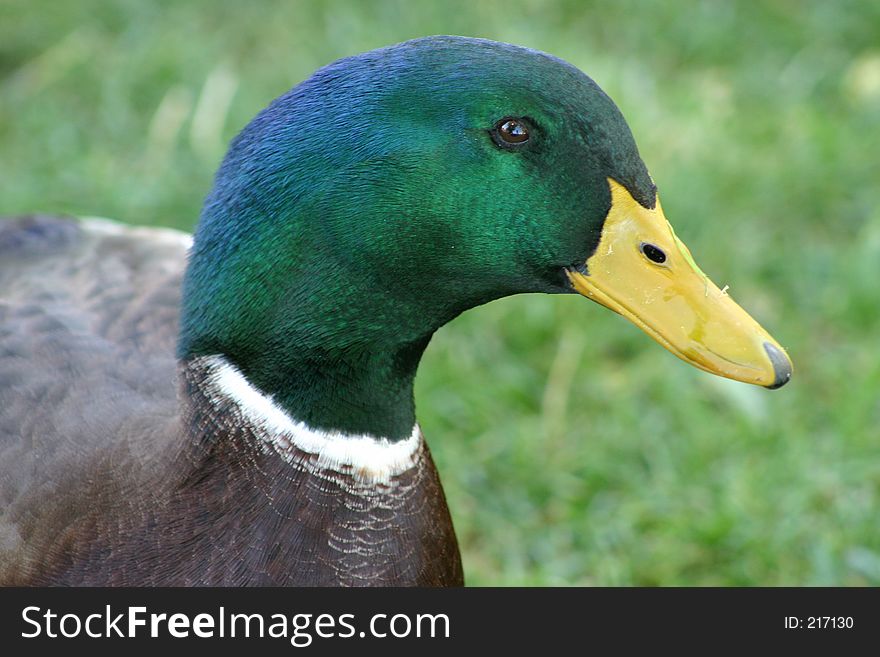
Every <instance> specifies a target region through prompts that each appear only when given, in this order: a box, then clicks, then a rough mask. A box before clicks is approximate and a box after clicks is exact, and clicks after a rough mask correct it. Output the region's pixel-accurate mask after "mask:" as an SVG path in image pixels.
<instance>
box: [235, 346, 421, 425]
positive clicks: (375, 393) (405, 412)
mask: <svg viewBox="0 0 880 657" xmlns="http://www.w3.org/2000/svg"><path fill="white" fill-rule="evenodd" d="M429 339H430V336H428V337H427V338H424V339H421V340H417V341H414V342H410V343H405V344H396V345H376V346H373V347H372V348H365V347H358V346H352V347H350V348H348V349H345V350H338V351H336V352H327V351H325V350H320V349H318V350H309V351H292V352H290V353H288V352H286V350H285V351H281V352H280V353H278V352H273V351H271V350H265V351H263V352H261V353H259V354H255V355H251V356H249V357H248V358H246V359H239V358H236V357H235V356H234V355H232V356H228V359H229V360H230V362H231V363H232V364H233V365H234V366H235V367H237V368H238V369H239V370H240V371H241V372H242V374H243V376H244V377H245V378H246V379H247V381H248V382H249V383H250V385H252V386H253V387H254V388H256V389H257V390H259V391H260V392H261V393H262V394H263V395H266V396H267V397H269V398H271V399H272V401H273V403H274V404H276V405H277V406H278V407H279V408H281V409H282V410H283V411H284V412H285V413H286V414H287V415H288V416H290V417H292V418H295V419H296V420H298V421H300V422H303V423H304V424H306V425H308V426H309V427H312V428H314V429H317V430H323V431H330V432H336V433H341V434H346V435H366V436H372V437H374V438H381V439H385V440H387V441H389V442H398V441H403V440H406V439H407V438H409V437H410V436H411V434H412V432H413V427H414V426H415V423H416V417H415V402H414V398H413V384H414V381H415V375H416V369H417V368H418V364H419V360H420V359H421V356H422V353H423V352H424V350H425V348H426V347H427V344H428V341H429Z"/></svg>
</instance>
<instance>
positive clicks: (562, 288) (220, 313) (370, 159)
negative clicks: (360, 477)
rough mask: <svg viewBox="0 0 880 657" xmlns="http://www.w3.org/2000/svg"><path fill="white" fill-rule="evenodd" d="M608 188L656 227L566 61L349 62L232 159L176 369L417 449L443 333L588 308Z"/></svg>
mask: <svg viewBox="0 0 880 657" xmlns="http://www.w3.org/2000/svg"><path fill="white" fill-rule="evenodd" d="M609 179H611V180H613V181H616V182H617V183H619V185H621V186H622V188H624V189H625V190H626V191H627V193H628V195H629V196H630V197H631V198H632V199H634V200H635V201H636V202H637V204H638V206H639V207H642V208H644V209H646V210H649V209H653V208H654V207H655V204H656V195H655V188H654V185H653V182H652V181H651V178H650V176H649V175H648V173H647V170H646V168H645V166H644V164H643V163H642V161H641V159H640V157H639V154H638V150H637V148H636V145H635V142H634V140H633V138H632V135H631V133H630V131H629V129H628V127H627V125H626V123H625V121H624V119H623V117H622V116H621V114H620V112H619V111H618V109H617V108H616V106H615V105H614V103H613V102H612V101H611V100H610V99H609V98H608V97H607V96H606V95H605V94H604V93H603V92H602V91H601V90H600V89H599V87H598V86H597V85H596V84H595V83H594V82H593V81H592V80H591V79H590V78H588V77H587V76H586V75H584V74H583V73H581V72H580V71H578V70H577V69H575V68H574V67H572V66H570V65H568V64H566V63H565V62H563V61H561V60H559V59H556V58H554V57H551V56H549V55H546V54H543V53H539V52H536V51H533V50H528V49H525V48H519V47H515V46H511V45H507V44H501V43H495V42H491V41H485V40H479V39H467V38H460V37H431V38H425V39H419V40H415V41H410V42H406V43H403V44H399V45H396V46H392V47H389V48H384V49H381V50H376V51H373V52H369V53H366V54H363V55H359V56H356V57H352V58H349V59H344V60H341V61H338V62H336V63H334V64H331V65H329V66H327V67H325V68H323V69H321V70H319V71H317V72H316V73H315V74H314V75H313V76H312V77H311V78H309V79H308V80H306V81H305V82H303V83H301V84H300V85H298V86H297V87H295V88H294V89H292V90H291V91H290V92H288V93H287V94H285V95H283V96H281V97H280V98H278V99H276V100H275V101H274V102H273V103H272V104H271V105H270V106H269V107H268V108H266V109H265V110H264V111H263V112H261V113H260V114H259V115H258V116H257V117H256V118H255V119H254V120H253V121H252V122H251V123H250V124H249V125H248V126H247V127H246V128H245V129H244V130H243V131H242V132H241V134H240V135H239V136H238V137H237V138H236V139H235V140H234V142H233V144H232V146H231V148H230V150H229V153H228V154H227V156H226V158H225V160H224V162H223V165H222V166H221V168H220V170H219V172H218V174H217V178H216V181H215V185H214V188H213V190H212V192H211V193H210V195H209V196H208V198H207V201H206V203H205V206H204V210H203V212H202V216H201V220H200V223H199V226H198V229H197V231H196V235H195V243H194V247H193V249H192V252H191V255H190V266H189V269H188V272H187V276H186V281H185V286H184V303H183V314H182V326H181V338H180V345H179V356H180V357H181V358H182V359H187V358H189V357H193V356H198V355H209V354H223V355H225V356H226V357H227V358H228V359H229V360H230V361H232V362H233V363H234V364H235V365H237V366H238V367H239V368H240V369H241V370H242V371H243V372H244V373H245V375H246V376H247V377H248V378H249V380H250V381H251V382H252V383H253V384H254V385H256V386H257V387H258V388H260V389H261V390H263V391H264V392H266V393H268V394H271V395H272V396H273V398H274V399H275V401H276V402H277V403H279V404H281V405H282V406H284V407H285V408H286V410H287V411H288V412H289V413H290V414H291V415H292V416H293V417H295V418H296V419H298V420H302V421H305V422H307V423H309V424H310V425H312V426H315V427H320V428H326V429H336V430H341V431H344V432H349V433H368V434H374V435H378V436H385V437H388V438H391V439H397V438H402V437H405V436H408V435H409V433H410V431H411V429H412V425H413V421H414V411H413V402H412V382H413V378H414V376H415V371H416V367H417V365H418V360H419V358H420V356H421V354H422V352H423V350H424V348H425V347H426V346H427V343H428V341H429V339H430V337H431V335H432V334H433V332H434V331H436V330H437V329H438V328H439V327H440V326H442V325H443V324H444V323H446V322H448V321H449V320H451V319H452V318H454V317H455V316H456V315H458V314H459V313H461V312H462V311H464V310H467V309H468V308H471V307H474V306H477V305H480V304H482V303H486V302H488V301H491V300H493V299H497V298H499V297H503V296H507V295H510V294H516V293H521V292H550V293H559V292H572V291H574V289H575V288H574V287H573V285H572V280H571V272H572V271H575V270H580V271H582V272H585V271H586V269H585V264H586V263H587V262H588V260H589V259H590V257H591V256H592V255H593V254H594V252H595V251H596V249H597V245H598V244H599V242H600V239H601V238H602V232H603V225H604V223H605V220H606V217H607V216H608V215H609V211H610V210H611V206H612V190H611V187H610V185H609Z"/></svg>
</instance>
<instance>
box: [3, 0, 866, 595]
mask: <svg viewBox="0 0 880 657" xmlns="http://www.w3.org/2000/svg"><path fill="white" fill-rule="evenodd" d="M47 4H48V3H47ZM433 33H455V34H465V35H473V36H484V37H489V38H494V39H499V40H504V41H511V42H515V43H519V44H522V45H527V46H531V47H535V48H539V49H542V50H546V51H549V52H552V53H554V54H556V55H559V56H561V57H563V58H565V59H568V60H569V61H571V62H572V63H574V64H576V65H577V66H579V67H581V68H582V69H583V70H585V71H586V72H587V73H588V74H590V75H591V76H593V77H594V78H595V79H596V80H597V81H598V82H599V84H600V85H602V86H603V88H604V89H605V90H606V91H607V92H608V93H609V94H610V95H611V96H612V97H613V98H614V99H615V100H616V101H617V103H618V104H619V106H620V107H621V109H622V110H623V112H624V115H625V116H627V118H628V120H629V122H630V125H631V127H632V129H633V132H634V133H635V135H636V138H637V140H638V142H639V144H640V148H641V152H642V156H643V158H644V160H645V161H646V163H647V164H648V166H649V168H650V169H651V171H652V174H653V175H654V177H655V179H656V181H657V183H658V185H659V188H660V190H661V197H662V200H663V205H664V209H665V210H666V214H667V216H668V217H669V218H670V220H671V221H672V223H673V224H674V225H675V227H676V231H677V232H678V234H679V235H680V236H682V237H683V239H684V240H685V241H686V242H687V243H688V245H689V246H690V247H691V250H692V251H693V252H694V254H695V257H696V259H697V261H698V262H699V263H700V265H701V266H702V267H703V269H704V270H705V271H706V272H707V273H708V274H709V275H710V276H711V277H712V278H713V279H714V280H715V281H716V282H717V283H718V284H719V285H720V286H724V285H725V284H729V285H730V286H731V292H732V294H733V295H734V296H735V297H736V298H737V300H738V301H740V302H741V303H742V304H743V305H744V306H745V307H746V308H747V309H749V310H750V311H751V312H752V313H753V314H754V315H755V316H756V318H758V319H759V321H760V322H761V323H762V324H763V325H764V326H766V327H767V328H768V329H769V330H770V331H771V333H773V334H774V335H775V337H777V338H778V339H779V340H780V341H781V342H782V343H783V344H784V345H785V346H786V347H787V348H788V349H789V352H790V353H791V355H792V357H793V360H794V362H795V367H796V371H795V377H794V380H793V381H792V383H791V384H790V385H789V386H787V387H786V388H784V389H783V390H780V391H778V392H775V393H770V392H767V391H764V390H760V389H753V388H749V387H747V386H744V385H742V384H736V383H731V382H728V381H725V380H722V379H718V378H715V377H712V376H710V375H707V374H705V373H702V372H699V371H697V370H696V369H693V368H690V367H687V366H686V365H684V364H682V363H680V362H679V361H678V360H676V359H675V358H674V357H673V356H671V355H670V354H668V353H667V352H665V351H664V350H662V349H660V348H659V347H658V346H657V345H655V344H654V343H653V342H651V341H650V340H649V339H648V338H647V337H646V336H644V335H643V334H641V333H640V332H639V331H638V330H637V329H636V328H634V327H632V326H629V325H628V324H626V323H625V322H624V321H623V320H622V319H620V318H619V317H616V316H614V315H612V314H611V313H609V312H607V311H604V310H603V309H601V308H599V307H598V306H596V305H594V304H589V303H586V302H584V300H582V299H578V298H574V297H572V298H559V297H553V298H550V297H538V296H521V297H515V298H511V299H506V300H503V301H500V302H496V303H493V304H490V305H489V306H486V307H483V308H480V309H477V310H475V311H472V312H470V313H467V314H466V315H465V316H463V317H461V318H459V319H458V320H456V321H455V322H453V323H452V324H451V325H449V326H447V327H445V328H444V329H442V330H441V331H440V332H439V333H438V335H437V337H436V338H435V340H434V342H433V344H432V345H431V347H430V348H429V350H428V353H427V355H426V358H425V361H424V363H423V367H422V369H421V371H420V374H419V380H418V386H417V403H418V408H419V416H420V419H421V423H422V426H423V428H424V430H425V432H426V435H427V436H428V438H429V440H430V442H431V446H432V449H433V450H434V453H435V457H436V459H437V461H438V465H439V468H440V470H441V474H442V476H443V480H444V484H445V486H446V491H447V494H448V497H449V501H450V507H451V509H452V513H453V516H454V520H455V523H456V527H457V531H458V534H459V538H460V540H461V544H462V550H463V556H464V561H465V569H466V573H467V576H468V581H469V583H471V584H477V585H480V584H502V585H508V584H524V585H533V584H536V585H546V584H577V585H581V584H589V585H594V584H595V585H631V584H637V585H654V584H657V585H757V584H763V585H880V522H878V510H880V504H878V502H880V358H878V337H877V336H878V330H880V291H878V289H880V288H878V282H877V281H878V280H880V278H878V274H880V205H878V197H880V177H878V173H877V172H878V169H877V154H878V153H880V130H878V124H880V45H878V44H880V4H878V3H876V2H871V1H870V0H865V1H864V2H823V1H816V2H794V1H793V0H792V1H788V2H783V1H780V2H760V3H759V2H755V3H728V2H723V1H721V0H719V1H717V2H708V1H707V2H670V3H638V2H629V1H623V2H617V3H606V2H602V3H600V2H596V3H584V2H582V1H581V0H570V1H564V2H547V3H544V2H513V1H512V0H506V1H503V2H473V1H469V2H419V3H413V2H356V1H352V2H341V1H340V2H286V3H280V2H279V3H271V2H252V3H240V2H234V1H218V2H211V3H198V2H141V1H140V0H132V1H120V2H88V1H82V2H77V3H52V4H51V8H48V7H47V6H41V5H40V4H39V3H35V2H33V1H32V0H3V2H2V3H0V99H2V103H0V153H2V158H0V190H2V193H0V214H16V213H21V212H27V211H35V210H39V211H44V212H66V213H73V214H88V215H104V216H110V217H114V218H117V219H120V220H123V221H126V222H130V223H136V224H155V225H166V226H176V227H179V228H184V229H189V228H191V227H192V226H193V223H194V221H195V218H196V217H197V215H198V211H199V206H200V203H201V200H202V198H203V196H204V194H205V193H206V192H207V190H208V188H209V186H210V181H211V176H212V174H213V170H214V169H215V168H216V166H217V164H218V162H219V159H220V158H221V157H222V154H223V151H224V148H225V144H226V143H227V142H228V140H229V139H230V138H231V137H232V136H233V135H234V134H235V132H236V131H237V130H238V129H240V128H241V127H242V126H243V125H244V124H245V123H246V122H247V121H248V120H249V118H250V117H251V116H252V115H253V114H254V113H255V112H257V111H258V110H259V109H260V108H261V107H263V106H264V105H265V104H266V103H268V101H269V100H271V99H272V98H273V97H275V96H276V95H278V94H280V93H281V92H283V91H284V90H286V89H287V88H289V87H290V86H292V85H293V84H294V83H296V82H298V81H300V80H302V79H303V78H305V77H306V76H307V75H308V74H309V73H310V72H311V71H312V70H313V69H315V68H316V67H318V66H320V65H322V64H324V63H327V62H329V61H331V60H333V59H336V58H338V57H341V56H345V55H349V54H353V53H355V52H360V51H363V50H368V49H371V48H374V47H378V46H381V45H385V44H388V43H393V42H396V41H401V40H404V39H407V38H411V37H415V36H420V35H425V34H433Z"/></svg>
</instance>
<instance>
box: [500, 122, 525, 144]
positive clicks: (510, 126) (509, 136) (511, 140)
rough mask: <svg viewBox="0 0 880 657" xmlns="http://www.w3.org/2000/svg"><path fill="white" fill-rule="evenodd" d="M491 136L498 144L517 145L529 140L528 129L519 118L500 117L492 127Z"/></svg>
mask: <svg viewBox="0 0 880 657" xmlns="http://www.w3.org/2000/svg"><path fill="white" fill-rule="evenodd" d="M492 136H493V137H494V138H495V143H497V144H498V145H499V146H502V147H508V146H519V145H520V144H524V143H525V142H527V141H528V140H529V129H528V127H527V126H526V124H525V123H524V122H522V121H520V120H519V119H501V120H500V121H499V122H498V123H496V124H495V127H494V128H493V129H492Z"/></svg>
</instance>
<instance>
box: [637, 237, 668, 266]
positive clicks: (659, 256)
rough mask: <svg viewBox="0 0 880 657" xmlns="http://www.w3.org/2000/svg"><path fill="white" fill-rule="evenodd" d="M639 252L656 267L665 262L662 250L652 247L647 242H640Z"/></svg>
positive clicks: (664, 254)
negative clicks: (655, 264) (654, 263)
mask: <svg viewBox="0 0 880 657" xmlns="http://www.w3.org/2000/svg"><path fill="white" fill-rule="evenodd" d="M639 251H641V252H642V253H644V254H645V257H646V258H647V259H648V260H650V261H651V262H656V263H657V264H658V265H662V264H663V263H664V262H666V253H664V251H663V249H661V248H660V247H659V246H654V245H653V244H649V243H648V242H642V243H641V244H640V245H639Z"/></svg>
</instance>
